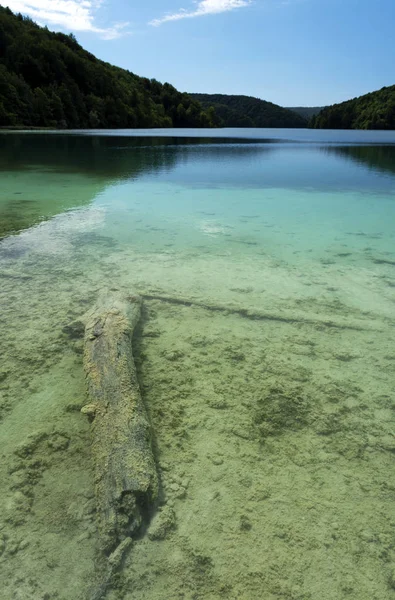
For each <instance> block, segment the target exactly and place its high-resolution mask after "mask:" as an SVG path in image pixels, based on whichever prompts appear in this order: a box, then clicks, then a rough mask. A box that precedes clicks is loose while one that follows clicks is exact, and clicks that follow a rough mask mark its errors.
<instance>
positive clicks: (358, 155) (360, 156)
mask: <svg viewBox="0 0 395 600" xmlns="http://www.w3.org/2000/svg"><path fill="white" fill-rule="evenodd" d="M325 150H326V151H327V152H328V153H333V154H337V155H338V156H341V157H342V158H348V159H350V160H352V161H354V162H356V163H358V164H360V165H362V166H364V167H366V166H367V167H368V168H369V169H371V170H372V171H379V172H381V173H386V174H391V175H394V174H395V146H337V147H336V146H334V147H327V148H325Z"/></svg>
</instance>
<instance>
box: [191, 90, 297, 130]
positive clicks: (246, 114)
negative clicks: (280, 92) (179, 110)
mask: <svg viewBox="0 0 395 600" xmlns="http://www.w3.org/2000/svg"><path fill="white" fill-rule="evenodd" d="M190 95H191V96H192V98H194V100H197V101H198V102H200V103H201V104H202V106H203V107H204V108H206V109H208V108H209V107H210V106H212V107H214V109H215V112H216V114H217V115H218V117H219V118H220V119H221V125H222V127H307V120H306V119H305V118H303V117H301V116H300V115H298V114H296V113H294V112H292V111H291V110H288V109H286V108H282V107H281V106H278V105H277V104H273V103H272V102H266V101H265V100H259V99H258V98H253V97H252V96H229V95H225V94H190Z"/></svg>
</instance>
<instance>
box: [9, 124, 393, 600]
mask: <svg viewBox="0 0 395 600" xmlns="http://www.w3.org/2000/svg"><path fill="white" fill-rule="evenodd" d="M0 178H1V182H0V183H1V186H0V189H1V192H0V225H1V231H0V234H1V237H2V240H1V242H0V278H1V279H0V281H1V283H2V285H1V306H2V311H1V319H2V321H1V322H2V332H3V334H2V340H1V346H2V347H1V355H2V357H3V365H2V370H1V371H0V385H1V386H2V390H1V394H2V396H1V404H0V417H1V418H2V420H1V422H0V436H1V439H2V447H3V448H4V456H5V460H4V461H3V465H2V469H3V471H4V472H2V473H1V481H2V484H1V485H2V497H3V499H4V503H3V504H4V505H3V511H2V514H4V518H3V519H2V521H1V522H0V527H1V529H0V534H1V535H2V536H3V538H2V539H3V546H2V548H3V549H2V557H1V559H0V560H2V561H3V562H2V563H1V567H2V569H3V576H2V577H4V580H5V581H8V583H7V586H8V587H7V594H8V597H10V598H11V597H16V598H19V597H21V598H34V599H35V598H42V597H44V595H45V594H48V596H47V597H48V598H52V597H53V598H55V597H57V598H62V599H66V598H67V599H68V598H73V599H74V598H84V599H85V598H89V597H90V596H89V588H90V587H91V586H92V585H94V582H95V581H96V580H97V578H98V568H97V555H96V550H97V545H98V541H97V533H96V528H95V519H94V500H93V489H94V485H93V479H92V477H93V475H92V470H91V466H90V454H89V423H87V422H86V421H85V420H84V417H83V416H82V415H80V413H79V408H80V407H81V406H82V405H83V404H84V393H85V392H84V381H83V373H82V359H81V350H82V347H81V343H82V342H81V340H80V339H79V338H78V335H77V336H74V335H73V334H72V335H70V331H72V330H70V324H71V323H73V322H74V321H75V320H76V319H78V318H80V317H81V315H82V314H83V313H84V312H85V311H86V310H87V309H88V308H89V307H90V306H92V305H93V304H94V303H95V301H96V299H97V297H98V295H100V294H101V293H103V291H106V290H107V292H108V293H130V292H131V291H133V292H136V291H137V292H139V293H141V294H143V296H144V297H145V306H146V315H145V322H144V326H143V328H142V333H141V336H140V337H139V338H138V339H137V340H136V344H137V346H136V347H137V350H136V360H137V363H138V369H139V377H140V380H141V385H142V390H143V396H144V400H145V402H146V405H147V408H148V411H149V413H150V418H151V422H152V425H153V429H154V432H155V439H156V455H157V461H158V466H159V469H160V473H161V478H162V485H163V498H162V501H161V510H159V512H158V514H157V515H156V517H155V519H154V521H153V523H152V527H154V530H153V531H154V533H153V534H151V535H150V534H149V532H150V529H148V535H146V536H144V537H143V538H142V539H141V540H139V541H138V542H136V544H135V546H134V548H133V551H132V552H131V554H130V556H129V557H128V558H127V560H126V562H125V565H124V569H123V570H122V575H121V577H120V579H119V581H115V582H113V589H110V590H109V591H108V598H110V600H117V599H118V598H121V597H122V598H124V597H125V598H126V599H127V600H132V599H133V600H135V599H140V598H150V599H155V598H158V599H167V598H168V599H170V598H176V597H184V598H192V597H194V598H212V599H214V598H221V597H227V598H246V599H247V598H248V599H255V598H262V597H265V598H269V599H270V600H271V599H272V598H273V599H275V598H283V597H287V598H295V599H297V598H298V599H299V598H300V599H302V598H303V599H304V598H318V597H319V598H322V599H324V600H329V599H331V600H332V599H333V600H335V599H338V598H343V597H346V596H347V597H351V598H358V599H359V600H360V599H362V600H363V599H365V598H366V600H368V599H369V600H370V599H371V598H376V599H377V600H384V599H387V598H389V599H390V598H392V597H395V592H394V586H395V583H394V584H392V583H391V582H392V581H395V579H391V578H393V577H395V575H393V570H394V569H395V554H394V547H395V532H394V527H395V524H394V522H393V521H392V520H391V519H392V516H391V515H393V514H394V501H395V497H394V492H393V490H394V489H395V482H394V480H393V473H394V471H393V462H392V461H393V452H394V447H395V446H394V440H395V438H394V426H395V424H394V402H393V373H394V364H395V355H394V351H393V341H392V337H391V328H392V327H393V324H394V316H395V308H394V300H395V291H394V290H395V271H394V269H395V244H394V241H395V239H394V238H395V230H394V223H395V136H394V134H393V132H348V131H347V132H331V131H329V132H324V131H309V130H303V131H294V130H292V131H291V130H289V131H286V130H227V131H226V130H221V131H208V130H207V131H203V132H199V131H167V132H163V131H146V132H141V131H139V132H126V131H121V132H119V131H117V132H96V133H92V132H82V133H81V132H80V133H77V132H75V133H71V134H68V133H67V134H66V133H60V134H52V133H51V134H49V133H46V134H40V133H36V132H34V133H29V134H22V133H9V134H8V133H3V134H1V136H0ZM111 290H112V292H111ZM169 300H170V302H169ZM174 300H175V301H176V302H179V301H180V300H185V302H186V304H185V305H180V304H174V303H173V304H172V302H173V301H174ZM190 303H192V306H190ZM213 307H214V308H216V309H218V310H216V311H213V310H207V308H211V309H212V308H213ZM240 311H241V312H242V314H244V315H247V317H248V315H250V317H251V318H247V317H242V316H241V315H240ZM158 519H159V525H158ZM160 519H162V521H160ZM155 527H156V528H157V529H155ZM158 528H159V530H160V531H161V532H164V533H163V536H162V534H161V535H160V536H159V538H158V536H157V534H156V533H155V531H157V530H158ZM151 531H152V530H151ZM0 550H1V548H0ZM50 557H53V558H50ZM394 572H395V571H394ZM70 573H73V577H72V578H71V579H72V581H70V576H69V574H70ZM196 590H198V591H196ZM18 594H19V595H18ZM56 594H58V595H57V596H56Z"/></svg>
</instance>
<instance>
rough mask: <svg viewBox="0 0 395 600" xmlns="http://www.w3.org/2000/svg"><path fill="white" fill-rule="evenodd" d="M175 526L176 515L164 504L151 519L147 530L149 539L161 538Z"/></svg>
mask: <svg viewBox="0 0 395 600" xmlns="http://www.w3.org/2000/svg"><path fill="white" fill-rule="evenodd" d="M175 526H176V515H175V512H174V510H173V509H172V508H171V507H170V506H165V507H164V508H162V510H160V511H159V512H158V513H157V514H156V515H155V517H154V518H153V519H152V522H151V525H150V528H149V530H148V537H149V539H150V540H156V541H157V540H163V539H165V537H166V536H167V534H168V533H169V531H171V530H172V529H174V528H175Z"/></svg>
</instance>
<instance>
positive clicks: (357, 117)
mask: <svg viewBox="0 0 395 600" xmlns="http://www.w3.org/2000/svg"><path fill="white" fill-rule="evenodd" d="M310 126H311V127H315V128H316V129H395V85H392V86H391V87H384V88H382V89H381V90H378V91H377V92H371V93H370V94H365V95H364V96H360V97H359V98H354V99H353V100H348V101H347V102H341V103H340V104H333V106H329V107H328V108H324V110H322V111H321V112H320V113H319V114H318V115H316V116H315V117H313V118H312V119H311V122H310Z"/></svg>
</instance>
